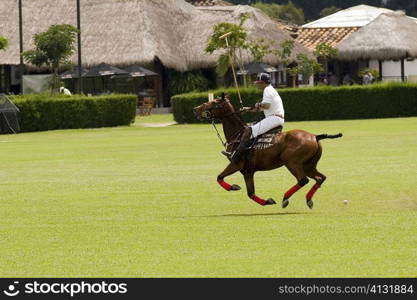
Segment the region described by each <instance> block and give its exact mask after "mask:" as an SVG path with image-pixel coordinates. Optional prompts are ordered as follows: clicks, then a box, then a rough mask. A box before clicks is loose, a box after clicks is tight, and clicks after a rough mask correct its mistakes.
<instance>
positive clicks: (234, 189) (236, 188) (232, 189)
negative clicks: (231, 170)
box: [230, 184, 242, 191]
mask: <svg viewBox="0 0 417 300" xmlns="http://www.w3.org/2000/svg"><path fill="white" fill-rule="evenodd" d="M241 189H242V188H241V187H240V186H238V185H237V184H233V185H232V188H231V189H230V190H231V191H240V190H241Z"/></svg>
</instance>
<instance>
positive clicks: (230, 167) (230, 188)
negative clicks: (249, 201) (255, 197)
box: [217, 163, 242, 191]
mask: <svg viewBox="0 0 417 300" xmlns="http://www.w3.org/2000/svg"><path fill="white" fill-rule="evenodd" d="M241 168H242V164H234V163H231V164H229V165H228V166H227V167H226V169H224V171H223V172H221V173H220V175H219V176H217V182H218V184H220V186H221V187H222V188H224V189H225V190H226V191H239V190H240V189H241V187H240V186H238V185H237V184H232V185H230V184H228V183H227V182H225V181H224V178H225V177H227V176H230V175H232V174H234V173H236V172H237V171H239V170H240V169H241Z"/></svg>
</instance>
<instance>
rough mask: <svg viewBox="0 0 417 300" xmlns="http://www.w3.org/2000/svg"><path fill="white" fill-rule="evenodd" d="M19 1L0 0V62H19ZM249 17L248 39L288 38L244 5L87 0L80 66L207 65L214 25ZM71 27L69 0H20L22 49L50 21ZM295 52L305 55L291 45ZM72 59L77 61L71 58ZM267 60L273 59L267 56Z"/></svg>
mask: <svg viewBox="0 0 417 300" xmlns="http://www.w3.org/2000/svg"><path fill="white" fill-rule="evenodd" d="M17 3H18V2H17V1H16V0H2V1H0V14H1V16H2V18H0V28H1V31H0V35H3V36H5V37H7V38H8V39H9V41H10V46H9V48H8V49H7V50H6V51H3V52H1V53H0V65H2V64H9V65H17V64H19V25H18V4H17ZM244 12H249V13H251V14H252V18H251V19H250V20H248V21H247V23H246V27H247V29H248V32H249V38H250V39H255V40H256V39H258V38H269V39H273V40H275V41H276V45H279V42H281V41H283V40H285V39H290V38H291V37H290V36H289V34H288V33H286V32H284V31H283V30H280V29H279V28H278V27H277V26H275V25H274V24H275V23H274V21H273V20H271V19H270V18H269V17H267V16H266V15H264V14H263V13H262V12H260V11H259V10H257V9H254V8H252V7H249V6H228V7H227V6H214V7H209V8H197V7H195V6H193V5H191V4H189V3H187V2H186V1H184V0H164V1H161V0H89V1H82V2H81V27H82V29H81V30H82V50H83V51H82V58H83V65H85V66H87V67H88V66H91V65H97V64H99V63H101V62H106V63H109V64H115V65H129V64H135V63H139V64H143V63H150V62H153V61H154V60H155V58H158V59H159V60H160V61H161V62H162V64H163V65H164V66H166V67H169V68H173V69H176V70H178V71H186V70H191V69H194V68H204V67H212V66H214V65H215V64H216V61H217V57H218V53H217V54H216V53H214V54H213V55H209V54H207V53H205V52H204V48H205V46H206V44H207V38H208V36H209V34H210V33H211V31H212V28H213V26H214V25H215V24H217V23H219V22H236V23H237V22H238V19H239V15H240V13H244ZM63 23H67V24H72V25H74V26H75V25H76V5H75V1H73V0H31V1H23V40H24V50H28V49H30V48H32V47H33V44H32V37H33V35H34V34H35V33H38V32H42V31H45V30H47V28H48V27H49V26H50V25H52V24H63ZM295 50H296V52H303V53H309V52H308V50H306V49H305V48H304V47H303V46H301V45H300V44H298V43H297V44H296V47H295ZM73 61H74V62H76V56H74V58H73ZM266 62H268V63H278V59H277V58H274V57H269V58H267V59H266Z"/></svg>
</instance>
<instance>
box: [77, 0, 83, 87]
mask: <svg viewBox="0 0 417 300" xmlns="http://www.w3.org/2000/svg"><path fill="white" fill-rule="evenodd" d="M80 14H81V13H80V0H77V29H78V33H77V43H78V86H77V92H78V93H79V94H82V93H83V78H82V76H81V74H82V70H81V66H82V62H81V16H80Z"/></svg>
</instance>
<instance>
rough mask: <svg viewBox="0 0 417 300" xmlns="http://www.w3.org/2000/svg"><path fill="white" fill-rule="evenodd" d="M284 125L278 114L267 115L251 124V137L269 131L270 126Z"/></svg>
mask: <svg viewBox="0 0 417 300" xmlns="http://www.w3.org/2000/svg"><path fill="white" fill-rule="evenodd" d="M280 125H284V119H283V118H281V117H278V116H269V117H266V118H265V119H263V120H262V121H260V122H258V123H256V124H255V125H252V126H251V128H252V138H256V137H257V136H259V135H261V134H263V133H265V132H267V131H270V130H271V129H272V128H275V127H278V126H280Z"/></svg>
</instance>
